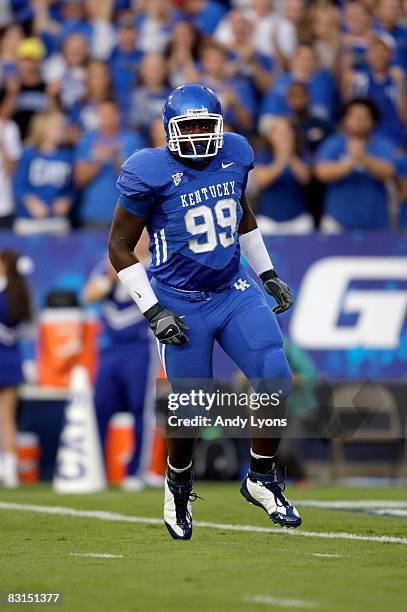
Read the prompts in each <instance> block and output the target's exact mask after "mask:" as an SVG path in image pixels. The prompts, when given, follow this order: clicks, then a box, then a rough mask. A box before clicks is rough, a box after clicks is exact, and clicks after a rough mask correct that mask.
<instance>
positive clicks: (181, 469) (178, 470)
mask: <svg viewBox="0 0 407 612" xmlns="http://www.w3.org/2000/svg"><path fill="white" fill-rule="evenodd" d="M167 464H168V467H169V468H170V470H172V471H173V472H175V473H176V474H182V472H186V471H187V470H190V469H191V467H192V461H191V462H190V463H189V464H188V465H187V467H184V468H175V467H172V465H171V463H170V460H169V459H167Z"/></svg>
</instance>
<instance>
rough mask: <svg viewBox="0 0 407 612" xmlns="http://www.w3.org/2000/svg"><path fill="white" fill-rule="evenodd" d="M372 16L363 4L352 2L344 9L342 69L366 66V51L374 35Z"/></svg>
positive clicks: (352, 0) (353, 0)
mask: <svg viewBox="0 0 407 612" xmlns="http://www.w3.org/2000/svg"><path fill="white" fill-rule="evenodd" d="M372 25H373V21H372V15H371V12H370V10H369V8H368V7H367V6H366V5H365V4H364V3H363V2H357V1H356V0H351V1H350V2H347V3H346V5H345V8H344V29H345V32H344V35H343V37H342V43H341V62H342V69H353V70H357V69H359V68H362V67H363V66H365V65H366V50H367V47H368V45H369V42H370V37H371V35H372Z"/></svg>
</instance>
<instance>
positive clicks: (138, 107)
mask: <svg viewBox="0 0 407 612" xmlns="http://www.w3.org/2000/svg"><path fill="white" fill-rule="evenodd" d="M170 92H171V87H170V86H169V84H168V73H167V68H166V65H165V60H164V57H163V56H162V54H161V53H146V54H145V55H144V57H143V59H142V61H141V63H140V71H139V81H138V84H137V85H136V86H135V88H134V89H133V93H132V95H131V98H130V104H129V112H128V116H127V123H128V124H129V125H130V126H131V127H132V128H133V129H135V130H139V131H140V132H141V133H142V134H143V136H144V137H145V138H148V131H149V129H150V124H151V122H152V121H153V120H154V119H156V118H157V117H161V113H162V109H163V105H164V102H165V100H166V99H167V97H168V96H169V94H170Z"/></svg>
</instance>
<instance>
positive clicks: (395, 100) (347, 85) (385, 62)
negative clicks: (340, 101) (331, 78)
mask: <svg viewBox="0 0 407 612" xmlns="http://www.w3.org/2000/svg"><path fill="white" fill-rule="evenodd" d="M394 48H395V45H394V40H393V39H392V37H391V36H390V35H389V34H386V33H382V34H375V35H373V36H372V38H371V41H370V43H369V47H368V50H367V54H366V57H367V66H366V67H365V68H362V69H360V70H356V71H349V72H348V73H347V74H346V75H345V77H344V97H345V99H350V98H369V99H370V100H372V102H374V103H375V105H376V106H377V108H378V110H379V112H380V121H379V123H378V125H377V128H376V131H377V133H378V134H381V135H382V136H386V138H389V139H390V140H392V141H393V142H394V144H395V145H397V146H400V147H401V146H402V145H403V144H404V142H405V138H406V130H405V127H404V120H405V118H406V111H405V108H406V83H405V77H404V73H403V71H402V69H401V68H400V67H399V66H392V65H391V61H392V57H393V54H394Z"/></svg>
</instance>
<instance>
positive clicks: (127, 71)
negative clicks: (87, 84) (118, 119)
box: [109, 14, 143, 115]
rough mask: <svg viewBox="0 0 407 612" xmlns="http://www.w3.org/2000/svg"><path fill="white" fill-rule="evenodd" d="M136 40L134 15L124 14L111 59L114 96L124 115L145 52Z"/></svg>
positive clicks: (119, 22)
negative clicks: (138, 46)
mask: <svg viewBox="0 0 407 612" xmlns="http://www.w3.org/2000/svg"><path fill="white" fill-rule="evenodd" d="M136 41H137V31H136V27H135V20H134V16H133V15H131V14H127V15H124V16H123V17H121V18H120V19H119V21H118V23H117V45H116V46H115V48H114V49H113V52H112V55H111V57H110V61H109V66H110V71H111V75H112V84H113V92H114V97H115V99H116V101H117V103H118V105H119V108H120V111H121V112H122V113H123V114H124V115H126V114H127V112H128V105H129V100H130V95H131V91H132V88H133V86H134V84H135V83H136V80H137V74H138V69H139V65H140V62H141V59H142V57H143V52H142V51H141V50H140V49H136Z"/></svg>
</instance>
